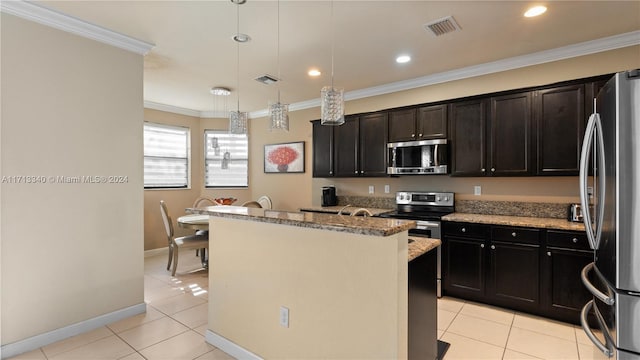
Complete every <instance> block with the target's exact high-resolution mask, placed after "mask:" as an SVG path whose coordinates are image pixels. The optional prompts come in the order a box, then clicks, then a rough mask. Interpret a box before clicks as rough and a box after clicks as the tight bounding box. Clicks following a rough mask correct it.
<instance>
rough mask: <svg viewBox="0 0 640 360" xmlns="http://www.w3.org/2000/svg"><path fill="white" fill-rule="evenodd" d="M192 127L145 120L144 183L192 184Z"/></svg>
mask: <svg viewBox="0 0 640 360" xmlns="http://www.w3.org/2000/svg"><path fill="white" fill-rule="evenodd" d="M188 154H189V128H185V127H180V126H168V125H159V124H152V123H145V124H144V187H145V189H154V188H186V187H187V186H188V184H189V156H188Z"/></svg>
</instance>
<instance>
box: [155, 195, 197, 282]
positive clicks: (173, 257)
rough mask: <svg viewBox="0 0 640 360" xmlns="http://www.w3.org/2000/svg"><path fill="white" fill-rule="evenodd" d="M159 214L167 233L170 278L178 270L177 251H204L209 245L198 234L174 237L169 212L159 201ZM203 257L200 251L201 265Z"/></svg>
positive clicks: (162, 202)
mask: <svg viewBox="0 0 640 360" xmlns="http://www.w3.org/2000/svg"><path fill="white" fill-rule="evenodd" d="M160 212H161V213H162V221H163V222H164V229H165V230H166V232H167V240H168V241H169V261H168V262H167V270H169V268H171V276H175V275H176V270H177V269H178V250H179V249H180V248H183V249H206V248H207V247H208V245H209V237H208V236H204V235H199V234H194V235H187V236H181V237H175V236H174V232H173V220H171V216H169V210H167V204H165V202H164V201H163V200H160ZM205 255H206V254H205V251H202V253H201V254H200V256H201V257H202V260H203V263H204V259H205ZM172 263H173V267H172Z"/></svg>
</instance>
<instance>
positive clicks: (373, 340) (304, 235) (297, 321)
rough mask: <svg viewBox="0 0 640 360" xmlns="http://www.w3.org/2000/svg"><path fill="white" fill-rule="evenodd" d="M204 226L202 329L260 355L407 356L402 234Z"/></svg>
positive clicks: (245, 224)
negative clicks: (284, 315)
mask: <svg viewBox="0 0 640 360" xmlns="http://www.w3.org/2000/svg"><path fill="white" fill-rule="evenodd" d="M210 228H211V229H212V230H211V232H210V234H211V244H210V249H211V255H210V256H211V257H210V261H211V263H212V264H215V265H214V266H213V267H212V268H211V272H210V275H209V326H208V329H209V330H210V331H212V332H214V333H216V334H218V335H220V336H222V337H223V338H225V339H227V340H229V341H231V342H233V343H235V344H237V345H239V346H241V347H242V348H244V349H246V350H249V351H251V352H253V353H254V354H257V355H258V356H260V357H262V358H264V359H311V358H316V359H406V357H407V326H408V325H407V281H408V280H407V276H408V275H407V240H406V239H407V232H406V231H405V232H402V233H399V234H395V235H391V236H388V237H379V236H368V235H359V234H351V233H345V232H336V231H327V230H319V229H310V228H304V227H296V226H289V225H279V224H271V223H263V222H256V221H246V220H235V219H225V218H219V217H212V218H211V220H210ZM266 254H268V256H266ZM280 306H284V307H286V308H288V309H289V327H288V328H285V327H282V326H280V324H279V310H280Z"/></svg>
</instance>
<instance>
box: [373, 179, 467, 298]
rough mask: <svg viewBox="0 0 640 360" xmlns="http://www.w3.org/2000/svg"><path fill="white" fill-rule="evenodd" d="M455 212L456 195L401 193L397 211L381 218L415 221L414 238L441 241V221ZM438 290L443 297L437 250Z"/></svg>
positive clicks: (440, 258) (398, 195) (411, 232)
mask: <svg viewBox="0 0 640 360" xmlns="http://www.w3.org/2000/svg"><path fill="white" fill-rule="evenodd" d="M452 212H454V193H452V192H435V191H399V192H397V193H396V210H395V211H392V212H388V213H384V214H381V215H380V217H386V218H393V219H403V220H414V221H415V222H416V228H414V229H411V230H409V239H411V238H412V237H428V238H434V239H441V232H440V228H441V227H440V219H441V218H442V217H443V216H445V215H447V214H451V213H452ZM437 259H438V260H437V269H436V278H437V284H436V290H437V295H438V297H441V296H442V271H441V267H442V266H441V264H442V254H441V246H439V247H438V249H437Z"/></svg>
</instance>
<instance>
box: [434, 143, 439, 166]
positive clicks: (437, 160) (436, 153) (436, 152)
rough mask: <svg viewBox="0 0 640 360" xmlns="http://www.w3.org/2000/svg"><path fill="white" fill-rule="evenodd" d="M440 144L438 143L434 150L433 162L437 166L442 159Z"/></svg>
mask: <svg viewBox="0 0 640 360" xmlns="http://www.w3.org/2000/svg"><path fill="white" fill-rule="evenodd" d="M439 146H440V145H438V144H436V145H435V146H434V150H433V162H434V165H435V166H440V159H439V158H438V148H439Z"/></svg>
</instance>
